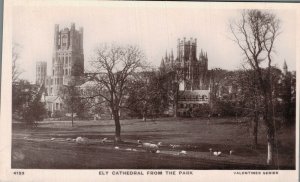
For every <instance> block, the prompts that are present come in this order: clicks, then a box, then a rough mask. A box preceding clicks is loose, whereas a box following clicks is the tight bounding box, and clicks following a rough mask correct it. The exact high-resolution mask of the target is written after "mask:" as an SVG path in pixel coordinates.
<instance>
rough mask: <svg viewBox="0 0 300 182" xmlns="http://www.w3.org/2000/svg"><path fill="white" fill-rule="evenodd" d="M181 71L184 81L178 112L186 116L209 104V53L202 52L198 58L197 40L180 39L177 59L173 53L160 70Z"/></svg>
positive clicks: (180, 88)
mask: <svg viewBox="0 0 300 182" xmlns="http://www.w3.org/2000/svg"><path fill="white" fill-rule="evenodd" d="M175 67H176V68H179V69H181V74H182V77H183V78H182V79H181V80H180V83H179V90H180V94H179V99H178V110H177V112H179V113H178V114H179V115H186V112H187V111H189V110H191V108H197V107H199V105H203V104H208V103H209V93H210V90H209V74H208V58H207V53H206V52H204V51H202V49H201V52H200V53H199V56H198V57H197V39H193V38H191V39H190V40H186V38H184V39H183V40H180V39H178V43H177V57H176V58H174V55H173V51H172V52H171V53H170V54H169V55H168V54H167V53H166V55H165V57H163V58H162V60H161V66H160V69H162V70H166V71H168V70H172V69H174V68H175Z"/></svg>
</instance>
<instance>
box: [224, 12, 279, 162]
mask: <svg viewBox="0 0 300 182" xmlns="http://www.w3.org/2000/svg"><path fill="white" fill-rule="evenodd" d="M230 29H231V32H232V34H233V36H234V41H235V42H236V44H237V45H238V46H239V47H240V49H241V50H242V52H243V54H244V56H245V58H246V61H247V63H248V65H249V66H250V67H251V69H253V70H254V71H255V73H256V74H257V78H258V81H259V88H260V90H261V93H262V96H263V98H264V114H263V115H264V123H265V125H266V127H267V140H268V157H267V164H270V165H271V164H273V162H274V161H273V150H274V141H275V140H274V137H275V128H274V126H275V120H274V108H273V95H272V91H273V88H272V74H271V68H272V54H273V52H274V43H275V40H276V38H277V36H278V35H279V29H280V21H279V19H278V18H277V17H276V16H275V15H274V14H272V13H269V12H262V11H260V10H247V11H243V12H242V17H241V19H240V20H239V21H237V22H232V23H231V24H230Z"/></svg>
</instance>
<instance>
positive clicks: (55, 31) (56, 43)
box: [54, 24, 59, 50]
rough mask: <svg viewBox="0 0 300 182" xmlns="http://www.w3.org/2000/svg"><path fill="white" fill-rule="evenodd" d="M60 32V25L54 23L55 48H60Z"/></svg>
mask: <svg viewBox="0 0 300 182" xmlns="http://www.w3.org/2000/svg"><path fill="white" fill-rule="evenodd" d="M58 34H59V25H58V24H55V25H54V50H57V48H58Z"/></svg>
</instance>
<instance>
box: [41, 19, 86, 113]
mask: <svg viewBox="0 0 300 182" xmlns="http://www.w3.org/2000/svg"><path fill="white" fill-rule="evenodd" d="M83 74H84V54H83V28H82V27H80V28H79V30H76V28H75V24H74V23H72V24H71V27H70V28H67V27H66V28H64V29H60V28H59V25H55V27H54V45H53V56H52V67H51V72H50V75H48V76H47V62H38V63H37V65H36V84H38V85H41V84H44V85H45V89H46V93H47V94H46V96H45V102H46V105H47V109H48V111H51V112H53V111H55V110H62V108H63V102H62V99H61V98H60V96H59V95H60V94H59V92H60V91H61V89H62V88H63V87H65V86H68V85H70V84H71V82H76V83H78V82H80V78H81V76H83ZM72 84H73V83H72Z"/></svg>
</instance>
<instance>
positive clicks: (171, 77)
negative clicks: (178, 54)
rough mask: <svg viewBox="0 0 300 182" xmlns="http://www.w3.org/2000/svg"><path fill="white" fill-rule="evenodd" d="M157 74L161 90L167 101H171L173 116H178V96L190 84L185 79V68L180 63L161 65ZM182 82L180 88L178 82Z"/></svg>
mask: <svg viewBox="0 0 300 182" xmlns="http://www.w3.org/2000/svg"><path fill="white" fill-rule="evenodd" d="M159 74H160V81H161V89H163V90H162V92H163V93H164V94H165V95H166V98H167V102H168V103H171V105H172V108H173V112H174V114H173V116H174V117H175V118H176V117H178V115H177V114H178V112H177V110H178V101H179V98H180V96H182V95H183V94H184V91H185V90H186V88H187V86H188V85H189V84H190V83H189V80H188V79H187V75H186V70H185V68H184V67H182V66H181V65H180V63H176V64H174V65H172V66H168V67H165V66H164V65H162V66H161V68H160V70H159ZM183 83H185V84H184V87H183V88H181V89H180V84H183Z"/></svg>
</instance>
